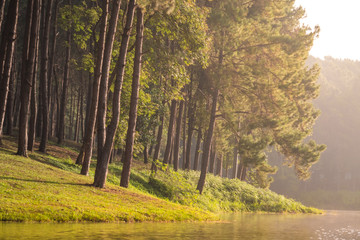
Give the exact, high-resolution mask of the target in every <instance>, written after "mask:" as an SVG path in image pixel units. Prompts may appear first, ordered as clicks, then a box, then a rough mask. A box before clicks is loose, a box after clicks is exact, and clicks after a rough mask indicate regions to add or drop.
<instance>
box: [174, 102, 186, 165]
mask: <svg viewBox="0 0 360 240" xmlns="http://www.w3.org/2000/svg"><path fill="white" fill-rule="evenodd" d="M183 109H184V101H180V105H179V113H178V118H177V121H176V134H175V142H174V170H175V171H177V170H178V168H179V152H180V151H179V150H180V136H181V123H182V115H183V114H182V113H183Z"/></svg>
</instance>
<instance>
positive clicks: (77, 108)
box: [74, 78, 82, 142]
mask: <svg viewBox="0 0 360 240" xmlns="http://www.w3.org/2000/svg"><path fill="white" fill-rule="evenodd" d="M81 80H82V78H81ZM78 94H80V96H79V95H78V99H77V104H76V118H75V130H74V141H75V142H77V141H78V136H79V125H80V116H79V114H80V99H81V96H82V90H81V87H79V90H78Z"/></svg>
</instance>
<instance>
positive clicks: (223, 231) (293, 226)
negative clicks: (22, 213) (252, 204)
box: [0, 211, 360, 240]
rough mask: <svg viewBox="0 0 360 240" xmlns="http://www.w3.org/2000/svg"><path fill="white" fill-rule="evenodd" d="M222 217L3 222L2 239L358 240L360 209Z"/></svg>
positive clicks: (229, 215)
mask: <svg viewBox="0 0 360 240" xmlns="http://www.w3.org/2000/svg"><path fill="white" fill-rule="evenodd" d="M222 218H223V221H221V222H210V223H74V224H55V223H32V224H30V223H0V239H192V240H193V239H243V240H244V239H256V240H258V239H277V240H278V239H291V240H297V239H299V240H304V239H339V240H340V239H360V212H353V211H328V212H327V213H326V214H324V215H302V214H296V215H292V214H284V215H282V214H248V213H246V214H241V213H239V214H228V215H224V216H222Z"/></svg>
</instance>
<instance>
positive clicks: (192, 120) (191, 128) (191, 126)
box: [186, 84, 201, 170]
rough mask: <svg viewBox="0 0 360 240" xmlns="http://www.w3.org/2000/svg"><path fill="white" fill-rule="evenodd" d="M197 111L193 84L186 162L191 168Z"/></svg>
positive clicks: (190, 99)
mask: <svg viewBox="0 0 360 240" xmlns="http://www.w3.org/2000/svg"><path fill="white" fill-rule="evenodd" d="M195 111H196V102H195V101H194V100H193V98H192V96H191V84H190V90H189V106H188V118H189V122H188V129H187V144H186V162H187V163H189V166H190V163H191V143H192V136H193V131H194V125H195ZM200 134H201V131H200ZM197 164H198V163H197ZM194 165H195V160H194ZM196 166H197V165H196ZM194 169H195V167H194ZM195 170H196V169H195Z"/></svg>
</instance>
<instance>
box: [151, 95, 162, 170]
mask: <svg viewBox="0 0 360 240" xmlns="http://www.w3.org/2000/svg"><path fill="white" fill-rule="evenodd" d="M163 103H164V102H163ZM163 129H164V114H163V113H162V114H161V116H160V125H159V128H158V134H157V137H156V146H155V150H154V157H153V162H152V165H151V171H155V172H156V171H157V166H156V161H158V160H159V155H160V146H161V139H162V133H163Z"/></svg>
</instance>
